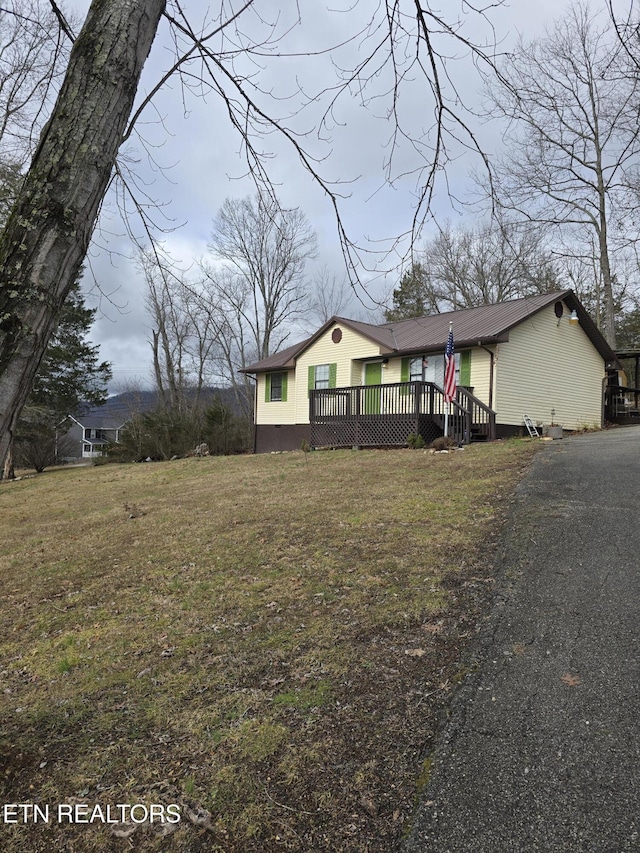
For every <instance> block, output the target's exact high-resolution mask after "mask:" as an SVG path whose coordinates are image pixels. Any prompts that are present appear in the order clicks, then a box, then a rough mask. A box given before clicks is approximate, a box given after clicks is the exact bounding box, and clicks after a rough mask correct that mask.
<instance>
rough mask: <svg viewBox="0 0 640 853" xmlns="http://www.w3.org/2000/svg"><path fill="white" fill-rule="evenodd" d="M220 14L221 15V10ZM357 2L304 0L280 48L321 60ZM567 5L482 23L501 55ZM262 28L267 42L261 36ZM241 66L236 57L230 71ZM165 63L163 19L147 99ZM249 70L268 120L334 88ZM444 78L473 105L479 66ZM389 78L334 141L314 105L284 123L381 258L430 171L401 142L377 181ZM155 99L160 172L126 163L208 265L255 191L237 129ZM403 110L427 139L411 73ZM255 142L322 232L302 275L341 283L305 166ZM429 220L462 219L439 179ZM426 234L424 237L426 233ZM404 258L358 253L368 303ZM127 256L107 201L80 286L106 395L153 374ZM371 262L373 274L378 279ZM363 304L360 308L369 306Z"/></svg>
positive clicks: (268, 12)
mask: <svg viewBox="0 0 640 853" xmlns="http://www.w3.org/2000/svg"><path fill="white" fill-rule="evenodd" d="M88 5H89V2H88V0H86V2H85V0H76V2H72V3H69V6H68V8H71V9H75V10H76V11H77V13H78V15H79V16H80V17H81V18H82V17H84V14H85V13H86V10H87V8H88ZM214 5H215V6H216V8H217V4H214ZM352 5H353V4H352V3H351V2H350V3H347V0H332V3H331V4H329V3H328V2H327V3H326V4H325V2H321V0H300V11H301V23H300V24H299V25H298V26H296V27H294V28H293V29H291V30H290V31H289V33H288V35H286V36H284V37H283V38H282V39H281V41H280V45H281V47H280V51H281V52H292V53H304V52H305V51H306V50H308V49H309V47H312V48H314V49H316V50H317V49H318V47H322V48H324V47H329V46H330V45H332V44H337V43H339V42H340V41H342V40H343V39H344V38H345V37H346V36H349V35H353V34H354V33H355V32H357V29H358V27H359V26H362V23H363V22H366V21H368V20H369V18H370V17H371V16H372V15H373V14H374V11H375V9H376V8H377V5H378V3H377V0H359V2H358V3H357V4H356V6H355V7H354V9H353V10H352V11H351V12H350V13H346V12H345V13H338V12H335V11H333V12H331V13H329V12H327V9H326V7H327V6H331V7H333V8H336V7H341V6H342V7H344V8H349V7H350V6H352ZM406 5H407V8H408V9H409V10H410V8H411V7H412V6H413V4H412V3H410V2H409V0H406ZM567 5H568V3H566V2H562V0H561V1H560V2H559V0H535V2H533V0H512V2H511V3H509V4H507V5H505V6H502V7H498V8H494V9H490V10H489V13H488V14H489V17H490V20H491V23H492V25H493V27H494V29H495V39H496V41H497V42H498V49H502V50H506V49H508V48H509V46H510V45H512V44H513V42H514V40H515V38H516V37H517V34H518V33H522V34H523V35H524V36H525V37H527V38H529V37H533V36H535V35H539V34H541V33H542V30H543V28H544V26H545V25H547V24H551V23H552V22H553V20H554V17H557V16H558V15H560V14H561V12H562V9H563V8H566V6H567ZM280 6H288V7H290V11H289V12H286V11H285V12H282V11H278V10H279V7H280ZM295 6H296V4H295V3H294V2H291V3H289V4H278V3H275V2H274V0H257V3H256V7H257V8H258V9H259V10H261V11H262V15H263V18H266V19H269V20H271V19H272V18H273V19H275V17H276V16H277V18H278V20H279V22H280V23H279V24H278V25H277V28H278V30H279V31H280V32H283V31H284V30H286V29H287V28H288V27H289V25H290V24H293V23H294V19H290V20H287V19H286V14H293V13H294V12H295ZM436 6H439V7H441V8H442V9H444V10H446V11H445V12H444V13H443V14H445V15H451V16H452V17H453V16H456V17H457V16H458V15H459V14H460V9H461V3H460V2H459V0H446V2H443V3H439V4H438V3H433V4H432V7H436ZM597 6H602V7H603V8H604V0H600V3H599V4H598V3H596V4H594V8H596V7H597ZM183 7H184V8H185V9H186V10H187V11H188V13H189V14H190V15H191V21H192V24H193V26H194V27H195V28H198V27H199V26H201V25H202V18H203V14H204V13H203V9H204V8H205V4H204V3H203V2H202V0H185V2H184V3H183ZM241 20H242V24H243V30H244V31H245V32H246V33H247V35H248V36H250V35H252V34H254V33H255V32H257V31H258V30H260V27H259V25H258V23H257V22H256V21H255V19H253V20H252V19H251V17H249V16H245V17H243V18H242V19H241ZM464 26H465V27H466V29H464V30H463V32H464V33H465V34H466V35H468V36H469V37H470V38H475V39H476V40H478V41H480V40H482V39H486V40H489V39H491V38H492V37H493V36H492V33H491V30H490V28H489V27H488V26H487V25H484V26H483V25H482V22H481V21H480V20H479V19H478V16H477V15H474V14H471V13H469V14H467V15H466V16H464ZM262 32H263V33H264V32H265V30H264V28H262ZM375 37H376V36H375V34H372V38H371V39H370V40H369V41H365V40H364V37H362V38H360V39H357V40H355V41H353V42H351V43H350V44H349V45H348V46H346V47H344V48H343V49H342V50H341V51H340V52H339V53H338V54H337V55H336V54H334V57H333V58H334V60H335V59H336V58H337V59H338V61H339V62H340V63H342V64H343V65H348V64H353V63H355V62H356V61H357V58H358V57H362V56H364V52H365V51H366V50H367V49H369V48H370V45H371V44H372V43H373V39H374V38H375ZM447 50H448V52H449V53H451V54H452V55H453V54H456V55H458V56H462V53H463V52H462V49H461V48H460V47H456V46H455V45H453V44H449V45H448V46H447ZM265 52H268V49H266V50H265ZM242 60H243V58H242V57H239V59H238V62H240V63H241V62H242ZM173 61H174V50H173V46H172V44H171V41H170V38H169V30H168V27H167V25H166V22H164V23H163V25H162V27H161V30H160V31H159V33H158V36H157V38H156V41H155V44H154V47H153V49H152V53H151V56H150V58H149V60H148V62H147V66H146V67H145V73H144V77H143V83H142V86H141V89H140V94H141V95H142V94H143V93H145V92H148V91H149V90H150V89H151V88H152V87H153V86H154V85H155V83H156V81H157V80H158V79H159V78H160V76H161V75H162V74H163V72H164V71H165V70H166V69H167V68H168V67H169V66H170V64H171V63H172V62H173ZM245 67H248V66H245ZM253 68H254V69H255V70H257V71H259V76H258V78H257V80H258V82H259V84H260V88H261V89H262V90H263V94H260V95H259V97H260V104H261V106H262V107H264V108H265V109H270V110H272V111H273V112H274V113H280V114H285V113H286V112H287V111H288V110H290V109H291V107H292V105H293V104H294V103H295V100H294V99H292V100H289V101H276V100H275V99H274V97H269V95H268V92H273V95H274V96H276V97H279V98H283V97H286V96H290V95H291V96H294V94H295V91H296V85H301V86H302V87H303V88H304V90H305V92H307V93H308V94H309V93H321V92H322V90H323V89H325V88H326V87H327V86H329V85H333V84H334V83H335V82H336V78H335V69H334V68H333V66H332V64H331V58H330V57H329V56H328V55H321V56H314V57H308V56H307V57H304V56H287V57H282V56H280V57H276V56H271V57H267V58H265V59H264V60H263V61H261V67H260V68H259V69H258V67H257V65H254V66H253ZM449 68H450V69H451V71H452V74H454V75H455V82H456V84H457V86H458V88H459V90H460V92H461V94H462V95H463V96H464V98H465V99H467V101H468V102H469V103H470V104H471V103H477V102H478V94H477V93H478V91H479V87H480V81H479V77H478V75H477V74H476V72H475V70H474V68H473V66H472V65H471V64H470V63H469V62H467V61H466V60H464V59H458V60H457V61H456V62H455V63H454V62H450V63H449ZM387 82H388V79H387V78H386V77H385V74H384V72H382V73H381V74H379V75H378V76H377V77H376V79H375V81H374V82H373V84H372V86H373V88H370V89H369V90H368V91H367V94H371V95H373V94H377V95H379V96H380V97H378V98H376V99H374V100H373V102H372V103H371V104H369V105H368V106H367V107H366V108H365V107H364V106H363V105H362V97H361V96H360V97H359V94H358V93H357V92H356V91H355V89H354V91H353V96H352V97H347V96H343V97H342V98H341V99H340V101H339V103H338V106H337V108H336V110H335V111H334V113H332V122H333V123H332V124H331V126H329V127H327V128H325V131H324V136H329V135H330V137H331V138H330V141H328V142H323V141H322V140H321V139H318V138H317V134H316V133H315V131H317V129H318V118H319V115H320V114H321V104H322V101H320V102H319V104H318V107H317V109H315V110H314V109H308V110H306V111H305V112H303V114H302V115H301V116H299V117H298V118H296V119H292V120H291V126H292V127H295V128H296V129H297V130H299V131H301V132H303V131H309V135H308V136H306V137H303V138H301V144H302V146H303V147H305V148H306V149H307V150H309V151H311V152H312V153H313V154H315V155H317V156H320V157H324V158H326V159H324V160H323V161H322V163H321V164H320V166H319V170H320V172H321V173H322V175H323V176H324V177H326V178H327V179H328V180H342V181H348V182H352V183H349V184H344V185H343V188H342V190H341V192H343V193H345V194H348V195H349V197H348V198H345V199H344V200H342V202H341V205H340V210H341V215H342V217H343V220H344V224H345V226H346V228H347V231H348V234H349V236H350V237H351V239H353V240H354V241H355V242H357V243H358V244H360V245H367V244H368V245H369V246H370V247H371V248H376V249H382V248H385V247H389V246H391V245H392V240H393V238H395V237H397V236H398V235H401V234H403V233H406V232H407V231H408V229H410V228H411V222H412V217H413V213H414V209H415V200H416V189H417V185H416V184H417V179H416V172H415V170H416V169H420V168H424V166H425V165H428V162H429V161H428V152H427V151H426V150H422V151H416V150H415V149H414V148H413V147H411V146H408V145H405V146H404V147H403V148H401V150H399V152H398V157H397V159H396V160H395V162H394V169H395V171H394V177H397V176H399V175H400V174H401V173H402V172H405V171H406V172H408V173H410V174H408V175H407V176H406V177H405V178H400V177H397V180H396V181H394V183H393V185H392V186H389V185H388V184H386V183H385V174H384V162H385V158H386V156H387V154H388V151H389V148H388V144H387V143H388V140H389V135H390V130H391V122H390V121H389V120H388V119H387V118H386V114H387V111H388V110H389V107H390V101H389V98H388V97H386V98H385V97H383V92H384V90H385V88H386V83H387ZM154 103H155V106H154V107H153V108H149V109H147V111H146V112H145V114H144V116H143V119H142V123H141V124H140V129H141V132H142V134H143V135H144V137H145V139H146V140H147V141H148V143H150V144H152V145H153V146H154V148H153V149H152V150H153V154H154V157H155V159H156V161H157V164H158V165H159V166H161V167H162V169H161V170H160V169H158V168H156V169H154V168H153V167H152V166H151V165H150V163H149V161H148V158H147V156H146V154H145V153H144V150H143V147H142V145H141V144H140V142H139V141H137V140H135V139H132V141H131V145H130V146H129V148H128V153H129V156H133V157H139V160H140V162H139V164H138V165H137V167H136V169H137V172H138V174H139V175H140V176H141V178H142V180H143V182H144V184H145V187H146V189H147V191H148V193H149V195H151V196H153V197H154V198H157V199H158V200H159V201H160V202H162V203H163V204H164V205H166V207H164V208H163V211H164V215H165V216H167V217H168V218H169V220H168V221H167V224H168V225H172V226H174V227H175V229H176V230H173V231H172V232H171V233H167V234H166V235H165V236H164V241H165V244H166V245H167V247H168V248H169V249H170V250H171V253H172V255H173V256H174V257H175V258H176V259H177V260H178V261H180V262H181V263H182V264H183V265H184V266H189V265H192V264H193V263H194V262H195V261H196V260H197V259H199V258H201V257H203V256H204V255H206V253H207V242H208V240H209V237H210V233H211V225H212V219H213V217H214V216H215V214H216V212H217V210H218V209H219V207H220V205H221V204H222V202H223V201H224V199H225V198H226V197H237V198H240V197H242V196H245V195H247V194H249V193H252V192H253V184H252V182H251V181H250V180H249V179H247V178H246V177H243V175H244V174H245V172H246V164H245V163H244V161H243V159H242V156H241V154H240V148H241V140H240V139H239V137H238V136H237V134H236V133H235V132H234V131H233V129H232V127H231V123H230V121H229V119H228V116H227V115H226V112H225V108H224V105H223V103H222V101H221V99H220V98H219V97H217V96H216V95H215V94H213V93H211V94H209V95H208V96H207V97H206V98H205V99H202V98H197V97H195V96H194V95H187V97H186V99H185V98H184V97H183V92H182V91H181V88H180V86H179V85H178V83H177V81H173V82H172V83H170V84H169V85H167V86H166V87H165V88H164V89H163V90H162V92H161V93H160V95H159V96H158V97H157V98H156V99H155V102H154ZM399 105H400V109H401V112H402V116H403V121H404V122H405V123H406V126H407V127H410V128H411V129H412V131H413V132H414V133H415V135H416V136H419V135H422V138H423V139H427V138H428V129H429V126H430V123H431V121H432V116H433V106H432V101H431V100H430V97H429V92H428V91H426V87H425V85H423V81H421V80H420V79H419V77H418V76H417V75H416V74H413V79H412V80H408V81H407V82H406V84H405V87H404V89H403V90H402V92H401V98H400V102H399ZM468 119H469V121H470V122H472V123H473V129H474V132H476V133H477V134H478V137H479V139H480V140H481V142H482V145H483V147H484V148H485V149H486V151H487V153H489V154H494V153H496V151H497V150H498V148H499V145H500V132H499V128H497V127H496V126H495V124H494V125H492V124H491V122H490V121H488V120H481V119H480V118H475V119H474V118H473V117H468ZM258 144H259V145H261V146H262V148H263V149H264V150H265V151H267V152H270V153H271V154H272V155H273V156H272V157H271V158H270V160H269V161H268V169H269V173H270V175H271V177H272V179H273V182H274V184H275V185H276V191H277V194H278V196H279V198H280V200H281V201H282V203H283V204H284V205H286V206H292V207H299V208H300V209H301V210H302V211H303V212H304V213H305V214H306V216H307V218H308V220H309V222H310V224H311V226H312V227H313V228H314V229H315V231H316V232H317V235H318V241H319V256H318V258H317V260H316V261H315V262H314V264H313V266H310V268H309V276H310V277H312V276H313V273H314V271H315V270H317V268H318V267H321V266H325V265H326V266H327V267H329V268H330V269H332V270H333V271H335V272H336V273H337V274H338V275H342V274H343V273H344V264H343V261H342V253H341V250H340V243H339V240H338V233H337V227H336V221H335V216H334V213H333V208H332V206H331V203H330V201H329V199H328V198H327V197H326V195H325V194H324V193H323V192H322V190H321V188H320V187H319V186H318V185H317V184H314V182H313V181H312V180H311V178H310V177H309V175H308V174H307V173H306V172H305V170H304V169H303V168H302V166H301V165H300V162H299V158H298V156H297V155H296V153H295V151H294V150H293V148H292V147H291V146H290V145H289V144H288V143H286V142H285V141H284V140H282V139H280V138H278V137H277V136H275V135H271V136H269V137H268V138H267V139H265V140H263V142H262V143H258ZM474 165H476V166H477V163H473V162H472V159H471V158H469V157H464V156H461V157H460V158H459V159H458V160H457V161H456V162H454V163H451V164H449V167H448V171H447V181H448V185H449V188H450V189H452V190H453V192H454V193H455V194H456V195H459V196H460V197H462V198H464V197H465V195H466V193H467V192H468V188H469V180H468V173H469V169H470V168H471V167H472V166H474ZM434 212H435V214H436V216H437V218H438V219H439V220H440V221H444V220H445V219H450V220H451V221H453V222H454V223H455V222H456V221H457V220H458V219H459V217H460V214H459V213H458V212H456V210H455V209H452V208H451V204H450V200H449V198H448V195H447V192H446V189H445V184H444V182H443V181H441V182H440V184H439V191H438V193H437V195H436V197H435V203H434ZM156 218H157V219H158V221H161V219H162V217H161V216H159V217H156ZM431 228H432V229H433V225H432V226H431ZM138 231H140V229H139V228H138ZM425 233H426V236H427V237H428V236H429V233H430V232H429V226H427V230H426V232H425ZM431 233H433V232H431ZM107 249H108V251H107ZM407 249H408V242H407V241H406V240H404V241H402V242H401V243H400V244H399V245H398V249H397V251H394V252H392V253H391V254H390V255H388V256H386V257H383V256H382V255H375V254H369V255H367V256H366V260H367V266H368V267H369V268H370V271H367V270H364V269H363V270H361V280H362V281H363V283H365V284H366V286H367V288H368V290H369V291H370V293H371V294H372V295H373V296H374V298H375V299H378V300H379V299H380V298H381V296H382V295H384V294H385V293H388V292H389V291H390V289H392V287H393V286H394V285H395V284H396V283H397V281H398V278H399V272H398V270H397V269H396V270H395V271H394V272H391V273H389V274H388V275H386V276H385V275H384V274H383V273H384V270H387V269H390V268H392V267H393V266H394V265H396V264H399V263H400V261H401V258H402V254H403V253H404V252H406V251H407ZM131 252H132V245H131V242H130V241H129V239H128V238H127V237H126V235H125V234H124V228H123V226H122V224H121V221H120V216H119V213H118V209H117V205H116V204H115V200H114V199H113V197H109V198H108V199H107V201H106V203H105V206H104V210H103V213H102V216H101V220H100V224H99V227H98V229H97V230H96V234H95V239H94V245H93V247H92V249H91V251H90V255H89V258H88V264H87V265H88V268H89V272H88V273H87V275H86V276H85V289H86V290H87V291H88V292H90V296H89V300H88V301H89V304H92V305H98V306H99V312H98V317H97V320H96V323H95V325H94V328H93V330H92V334H91V339H92V342H93V343H97V344H100V355H101V358H103V359H106V360H108V361H111V362H112V364H113V374H114V382H113V386H112V390H117V389H118V388H119V387H121V386H122V384H123V383H126V382H129V381H139V382H144V383H148V382H149V380H150V373H151V370H150V363H151V358H150V355H151V350H150V346H149V343H148V340H149V337H150V333H149V327H148V318H147V316H146V313H145V308H144V283H143V282H142V281H141V279H140V277H139V275H138V274H137V272H136V269H135V265H134V264H133V263H132V261H131V260H130V258H129V256H130V255H131ZM376 262H377V264H378V271H377V273H376V272H375V271H373V270H374V268H375V267H376ZM94 279H95V282H96V283H97V287H96V285H95V284H94V283H93V281H94ZM364 299H365V301H366V297H364ZM370 304H371V305H373V303H371V302H370ZM355 312H360V314H361V313H362V307H361V306H360V305H359V304H358V302H357V301H356V302H355V304H354V306H353V311H352V313H355ZM345 313H347V312H345ZM291 342H293V339H292V341H291Z"/></svg>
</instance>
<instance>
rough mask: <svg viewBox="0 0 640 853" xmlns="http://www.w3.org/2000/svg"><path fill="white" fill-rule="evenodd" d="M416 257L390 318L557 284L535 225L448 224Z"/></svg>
mask: <svg viewBox="0 0 640 853" xmlns="http://www.w3.org/2000/svg"><path fill="white" fill-rule="evenodd" d="M416 258H417V259H418V261H417V262H416V263H414V265H413V267H412V268H411V269H410V270H408V271H407V272H406V273H405V275H404V276H403V278H402V281H401V283H400V287H399V288H397V289H396V290H395V291H394V293H393V304H392V307H391V308H390V309H389V310H387V312H386V317H387V319H388V320H400V319H405V318H407V317H415V316H418V315H420V314H433V313H439V312H441V311H455V310H457V309H459V308H472V307H474V306H476V305H491V304H493V303H495V302H503V301H504V300H507V299H516V298H518V297H521V296H530V295H531V294H534V293H544V292H547V291H549V290H552V289H553V288H554V287H555V286H556V284H557V276H558V272H557V270H556V268H555V265H554V261H553V259H552V257H551V255H550V253H549V252H548V251H547V250H546V249H545V246H544V238H543V233H542V231H541V230H540V229H537V228H535V227H533V226H531V225H529V226H528V227H522V226H520V227H514V226H512V225H510V224H506V223H499V222H495V221H494V222H491V223H489V224H484V225H480V226H479V227H477V228H458V229H453V228H452V227H451V226H450V225H446V226H444V227H443V228H442V229H441V230H440V232H439V234H438V235H437V236H436V237H434V238H433V239H431V240H429V241H428V242H427V243H426V245H425V247H424V250H423V251H421V252H417V253H416Z"/></svg>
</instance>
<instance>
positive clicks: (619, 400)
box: [604, 385, 640, 422]
mask: <svg viewBox="0 0 640 853" xmlns="http://www.w3.org/2000/svg"><path fill="white" fill-rule="evenodd" d="M604 405H605V419H606V420H608V421H614V422H615V421H626V420H628V419H640V414H639V413H640V388H628V387H627V386H626V385H607V387H606V388H605V403H604Z"/></svg>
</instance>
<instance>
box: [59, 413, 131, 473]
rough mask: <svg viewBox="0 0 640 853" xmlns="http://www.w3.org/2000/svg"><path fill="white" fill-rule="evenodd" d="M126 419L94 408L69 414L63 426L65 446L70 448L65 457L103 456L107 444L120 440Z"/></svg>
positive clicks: (89, 457) (86, 457) (93, 457)
mask: <svg viewBox="0 0 640 853" xmlns="http://www.w3.org/2000/svg"><path fill="white" fill-rule="evenodd" d="M125 423H126V419H125V420H123V419H122V417H117V416H116V417H113V416H110V415H109V414H108V413H100V409H99V408H98V409H94V410H92V411H90V412H88V413H87V414H86V415H77V416H76V415H68V416H67V418H65V420H64V421H63V422H62V425H61V426H64V427H65V438H64V441H65V448H68V450H67V453H66V454H65V458H66V460H67V461H71V460H75V459H96V458H97V457H98V456H102V453H103V451H104V449H105V446H106V445H107V444H110V443H117V442H118V441H119V440H120V431H121V430H122V428H123V427H124V425H125Z"/></svg>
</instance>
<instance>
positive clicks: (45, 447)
mask: <svg viewBox="0 0 640 853" xmlns="http://www.w3.org/2000/svg"><path fill="white" fill-rule="evenodd" d="M95 313H96V309H92V308H87V307H86V306H85V304H84V299H83V296H82V293H81V290H80V285H79V283H78V282H76V283H75V284H74V286H73V287H72V289H71V292H70V293H69V296H68V297H67V300H66V301H65V304H64V307H63V309H62V313H61V315H60V321H59V323H58V327H57V329H56V331H55V332H54V334H53V336H52V338H51V340H50V342H49V346H48V347H47V350H46V352H45V355H44V358H43V359H42V362H41V364H40V367H39V369H38V373H37V375H36V378H35V382H34V385H33V389H32V391H31V395H30V397H29V400H28V402H27V405H26V406H25V408H24V410H23V413H22V417H21V418H20V421H19V422H18V428H17V430H16V435H15V445H16V446H15V451H16V459H17V460H18V462H19V464H21V465H24V466H28V467H33V468H35V469H36V471H42V470H43V469H44V468H45V467H47V466H48V465H51V464H52V463H53V462H54V461H55V456H56V428H57V427H58V425H59V424H60V422H61V421H62V420H63V419H64V418H65V417H66V416H67V415H70V414H78V413H80V412H81V410H82V409H83V408H90V407H93V406H98V405H100V404H101V403H104V402H105V400H106V398H107V385H108V383H109V380H110V379H111V366H110V364H109V363H108V362H106V361H103V362H100V361H99V347H97V346H93V345H91V344H90V343H88V342H87V339H86V338H87V335H88V333H89V330H90V328H91V325H92V323H93V320H94V317H95Z"/></svg>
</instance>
